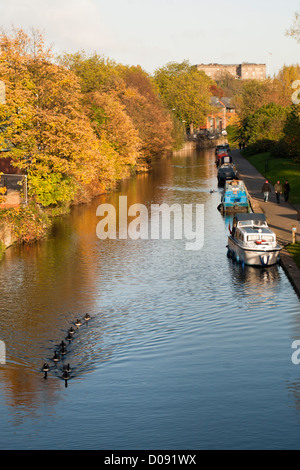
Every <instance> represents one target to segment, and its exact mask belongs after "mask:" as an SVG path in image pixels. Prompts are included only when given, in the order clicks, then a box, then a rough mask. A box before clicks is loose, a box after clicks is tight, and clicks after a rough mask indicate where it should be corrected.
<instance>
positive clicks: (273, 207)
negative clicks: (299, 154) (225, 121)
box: [230, 150, 300, 296]
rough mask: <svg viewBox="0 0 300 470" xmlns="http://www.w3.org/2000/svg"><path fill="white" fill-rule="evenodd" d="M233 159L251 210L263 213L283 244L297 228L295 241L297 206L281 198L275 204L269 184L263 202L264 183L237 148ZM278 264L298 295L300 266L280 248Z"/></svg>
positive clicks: (298, 234) (299, 225)
mask: <svg viewBox="0 0 300 470" xmlns="http://www.w3.org/2000/svg"><path fill="white" fill-rule="evenodd" d="M230 153H231V155H232V158H233V161H234V163H235V165H236V167H237V170H238V173H239V177H240V179H241V180H243V181H244V182H245V184H246V186H247V189H248V192H249V194H250V197H251V205H252V209H253V212H264V213H265V215H266V218H267V222H268V225H269V226H270V228H272V230H274V232H275V233H276V236H277V238H278V242H279V243H280V244H281V245H282V246H285V245H288V244H289V243H291V242H292V227H293V226H295V227H296V240H297V241H300V222H299V221H298V211H299V210H300V207H299V206H292V205H291V204H290V203H288V202H284V200H283V197H281V202H280V204H277V202H276V198H275V192H274V187H273V186H272V185H271V189H272V192H271V194H270V197H269V201H268V202H264V200H263V193H262V192H261V188H262V185H263V183H264V182H265V177H264V176H262V175H261V174H260V173H259V172H258V171H257V170H256V168H254V166H253V165H251V163H250V162H248V160H247V159H246V158H244V157H243V156H242V155H241V152H240V151H239V150H231V152H230ZM281 264H282V266H283V268H284V270H285V271H286V273H287V275H288V277H289V278H290V280H291V282H292V284H293V285H294V288H295V290H296V292H297V293H298V295H299V296H300V269H299V268H298V267H297V265H296V264H295V262H294V260H293V258H292V257H291V256H290V255H289V254H288V252H287V251H286V250H285V249H283V250H282V252H281Z"/></svg>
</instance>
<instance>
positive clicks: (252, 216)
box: [234, 212, 266, 222]
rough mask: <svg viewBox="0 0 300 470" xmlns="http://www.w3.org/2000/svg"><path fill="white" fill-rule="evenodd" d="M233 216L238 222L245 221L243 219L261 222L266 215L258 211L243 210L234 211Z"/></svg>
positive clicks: (264, 219)
mask: <svg viewBox="0 0 300 470" xmlns="http://www.w3.org/2000/svg"><path fill="white" fill-rule="evenodd" d="M234 218H235V219H236V220H237V221H238V222H240V221H245V220H247V221H248V220H249V221H250V220H260V221H262V222H265V221H266V216H265V214H259V213H255V212H253V213H252V212H250V213H244V212H240V213H236V214H235V215H234Z"/></svg>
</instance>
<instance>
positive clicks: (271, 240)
mask: <svg viewBox="0 0 300 470" xmlns="http://www.w3.org/2000/svg"><path fill="white" fill-rule="evenodd" d="M261 238H262V240H265V241H266V242H273V241H274V237H272V235H263V236H262V237H261Z"/></svg>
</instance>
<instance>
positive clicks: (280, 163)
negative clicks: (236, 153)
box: [246, 152, 300, 204]
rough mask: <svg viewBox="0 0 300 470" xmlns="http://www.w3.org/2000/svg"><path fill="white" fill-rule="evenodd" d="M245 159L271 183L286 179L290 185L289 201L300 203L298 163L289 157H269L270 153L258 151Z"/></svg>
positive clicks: (299, 169)
mask: <svg viewBox="0 0 300 470" xmlns="http://www.w3.org/2000/svg"><path fill="white" fill-rule="evenodd" d="M246 158H247V160H248V161H249V162H250V163H251V164H252V165H253V166H254V167H255V168H256V169H257V170H258V171H259V172H260V173H261V174H262V175H263V176H265V178H267V179H268V180H269V181H270V182H271V183H272V184H273V185H274V184H275V183H276V182H277V181H278V180H279V181H280V182H281V184H282V185H283V184H284V182H285V180H288V181H289V183H290V186H291V192H290V198H289V202H290V203H291V204H300V164H299V163H296V162H295V161H294V160H291V159H290V158H271V156H270V153H268V152H266V153H259V154H256V155H251V156H249V157H246Z"/></svg>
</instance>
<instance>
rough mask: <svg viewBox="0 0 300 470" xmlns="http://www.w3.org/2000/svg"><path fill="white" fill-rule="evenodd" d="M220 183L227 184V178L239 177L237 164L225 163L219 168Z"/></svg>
mask: <svg viewBox="0 0 300 470" xmlns="http://www.w3.org/2000/svg"><path fill="white" fill-rule="evenodd" d="M217 178H218V184H219V185H220V186H222V185H224V184H225V181H227V180H233V179H237V170H236V168H235V166H234V165H233V164H231V163H224V164H223V165H221V166H220V168H219V169H218V175H217Z"/></svg>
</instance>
